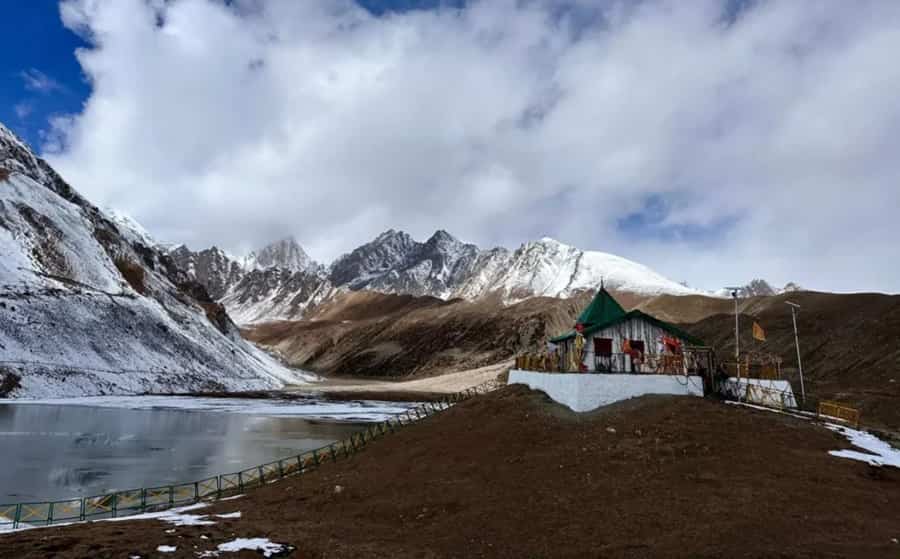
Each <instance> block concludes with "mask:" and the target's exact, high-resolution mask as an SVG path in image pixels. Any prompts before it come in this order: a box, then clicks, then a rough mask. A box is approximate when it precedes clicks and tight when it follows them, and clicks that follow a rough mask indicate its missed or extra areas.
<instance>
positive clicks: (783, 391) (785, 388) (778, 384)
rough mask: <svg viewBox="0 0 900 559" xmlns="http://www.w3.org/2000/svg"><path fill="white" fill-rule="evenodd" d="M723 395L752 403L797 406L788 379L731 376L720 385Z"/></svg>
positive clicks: (782, 406)
mask: <svg viewBox="0 0 900 559" xmlns="http://www.w3.org/2000/svg"><path fill="white" fill-rule="evenodd" d="M719 390H720V392H722V394H723V395H725V396H728V397H730V398H740V399H741V400H743V401H745V402H749V403H751V404H759V405H761V406H769V407H774V408H796V407H797V400H796V399H795V398H794V391H793V389H791V383H789V382H788V381H786V380H767V379H759V378H743V377H742V378H741V379H740V381H739V380H738V379H737V377H730V378H729V379H728V380H727V381H725V382H724V383H722V385H721V386H720V387H719Z"/></svg>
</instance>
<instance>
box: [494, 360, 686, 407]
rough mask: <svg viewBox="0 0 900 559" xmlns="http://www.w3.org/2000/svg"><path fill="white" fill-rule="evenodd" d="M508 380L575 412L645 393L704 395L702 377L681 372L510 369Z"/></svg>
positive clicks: (509, 382) (508, 382)
mask: <svg viewBox="0 0 900 559" xmlns="http://www.w3.org/2000/svg"><path fill="white" fill-rule="evenodd" d="M507 384H524V385H527V386H528V387H530V388H531V389H533V390H540V391H541V392H544V393H545V394H547V396H549V397H550V398H552V399H553V400H554V401H555V402H558V403H560V404H563V405H564V406H567V407H568V408H569V409H571V410H573V411H576V412H586V411H591V410H595V409H597V408H599V407H601V406H606V405H609V404H612V403H613V402H618V401H620V400H627V399H629V398H636V397H638V396H643V395H645V394H672V395H678V396H703V379H702V378H701V377H698V376H682V375H631V374H624V375H616V374H603V375H588V374H584V373H538V372H532V371H522V370H519V369H513V370H512V371H510V372H509V380H508V381H507Z"/></svg>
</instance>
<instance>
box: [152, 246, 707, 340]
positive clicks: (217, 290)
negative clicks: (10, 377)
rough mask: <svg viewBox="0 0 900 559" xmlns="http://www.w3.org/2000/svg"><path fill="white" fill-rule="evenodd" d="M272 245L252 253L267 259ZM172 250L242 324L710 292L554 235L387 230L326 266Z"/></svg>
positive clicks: (190, 273) (186, 271) (187, 268)
mask: <svg viewBox="0 0 900 559" xmlns="http://www.w3.org/2000/svg"><path fill="white" fill-rule="evenodd" d="M283 242H284V241H278V242H276V243H283ZM290 242H291V243H293V244H294V245H296V248H295V249H294V248H292V249H291V250H289V251H285V250H282V251H281V252H282V253H284V252H291V251H293V252H297V253H302V254H304V255H305V251H303V249H302V247H300V246H299V243H297V242H296V240H295V239H293V238H291V239H290ZM272 246H273V245H268V246H267V247H264V248H263V249H260V251H254V253H252V254H257V253H259V252H261V253H265V252H266V251H268V250H270V247H272ZM210 251H213V252H210ZM170 254H171V255H172V256H173V258H174V259H175V261H176V263H177V264H178V265H179V267H180V268H181V269H183V270H184V271H185V273H187V274H188V275H190V276H192V277H194V278H195V279H197V280H198V281H200V282H202V283H206V284H207V288H208V289H209V291H210V293H211V294H213V296H214V297H215V298H216V299H217V300H219V301H221V302H222V303H223V304H224V305H225V306H226V308H227V309H228V311H229V313H231V314H232V315H233V316H234V317H235V320H237V322H238V323H240V324H251V323H256V322H263V321H267V320H293V319H300V318H303V317H304V316H305V315H306V314H307V313H308V312H310V311H312V310H313V309H314V308H315V307H316V306H317V305H319V304H321V303H322V302H323V301H326V300H328V299H330V298H332V297H334V296H336V295H337V294H339V293H342V292H345V291H358V290H370V291H376V292H379V293H385V294H403V295H414V296H431V297H437V298H439V299H444V300H449V299H454V298H461V299H466V300H477V299H481V298H485V297H499V298H500V300H501V301H503V302H504V303H505V304H512V303H516V302H518V301H521V300H524V299H528V298H530V297H538V296H542V297H570V296H572V295H575V294H577V293H580V292H583V291H593V290H594V289H596V288H597V287H599V285H600V284H601V283H603V284H605V285H607V286H608V287H609V288H611V289H617V290H619V291H627V292H634V293H640V294H645V295H648V294H649V295H652V294H672V295H693V294H705V293H704V292H702V291H700V290H697V289H692V288H690V287H686V286H684V285H681V284H679V283H676V282H674V281H672V280H670V279H668V278H666V277H664V276H662V275H661V274H659V273H657V272H655V271H654V270H652V269H650V268H648V267H647V266H644V265H642V264H639V263H637V262H633V261H631V260H628V259H626V258H623V257H620V256H617V255H614V254H609V253H605V252H599V251H584V250H581V249H578V248H576V247H573V246H570V245H567V244H564V243H561V242H559V241H556V240H555V239H552V238H550V237H544V238H542V239H539V240H537V241H528V242H526V243H523V244H522V245H521V246H520V247H519V248H517V249H515V250H508V249H506V248H502V247H494V248H488V249H480V248H479V247H478V246H477V245H475V244H472V243H466V242H463V241H460V240H459V239H457V238H456V237H454V236H453V235H451V234H450V233H448V232H447V231H445V230H443V229H438V230H436V231H435V233H434V234H432V235H431V236H430V237H429V238H428V239H426V240H425V241H422V242H420V241H417V240H415V239H413V237H412V236H411V235H409V234H408V233H406V232H404V231H400V230H395V229H388V230H386V231H384V232H383V233H381V234H379V235H377V236H376V237H375V238H374V239H372V240H371V241H369V242H367V243H364V244H362V245H360V246H359V247H357V248H355V249H353V250H352V251H350V252H347V253H345V254H343V255H341V256H339V257H338V258H337V259H335V261H334V262H332V263H331V264H330V265H329V266H327V267H326V266H323V265H320V264H306V262H305V261H304V265H301V266H290V265H284V266H283V265H279V264H277V263H275V264H273V265H270V266H266V267H265V268H264V269H259V267H254V266H248V265H246V264H245V262H246V261H248V259H243V260H241V259H235V258H233V257H228V255H227V254H225V253H224V252H223V251H217V250H214V249H205V250H202V251H198V252H193V251H190V250H189V249H187V248H186V247H184V246H180V247H177V248H176V249H175V250H173V251H171V252H170ZM249 260H250V261H252V260H253V259H249ZM288 260H289V259H288ZM310 262H311V260H310Z"/></svg>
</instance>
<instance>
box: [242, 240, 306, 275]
mask: <svg viewBox="0 0 900 559" xmlns="http://www.w3.org/2000/svg"><path fill="white" fill-rule="evenodd" d="M242 265H243V268H244V270H245V271H248V272H249V271H252V270H267V269H269V268H278V269H281V270H288V271H291V272H313V271H315V270H317V269H318V267H319V265H318V264H317V263H316V262H315V261H314V260H313V259H312V258H310V257H309V255H308V254H306V251H305V250H303V247H301V246H300V243H298V242H297V240H296V239H294V238H293V237H288V238H286V239H281V240H279V241H275V242H274V243H271V244H269V245H267V246H265V247H263V248H262V249H260V250H258V251H254V252H251V253H250V254H248V255H247V256H246V257H245V258H244V259H243V261H242Z"/></svg>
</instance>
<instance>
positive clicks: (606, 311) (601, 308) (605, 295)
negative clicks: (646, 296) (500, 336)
mask: <svg viewBox="0 0 900 559" xmlns="http://www.w3.org/2000/svg"><path fill="white" fill-rule="evenodd" d="M632 318H640V319H642V320H646V321H647V322H649V323H651V324H653V325H655V326H657V327H658V328H660V329H662V330H665V331H666V332H668V333H670V334H672V335H674V336H677V337H678V338H681V339H682V340H684V341H686V342H688V343H690V344H693V345H703V341H702V340H700V339H699V338H695V337H694V336H692V335H690V334H688V333H687V332H685V331H684V330H682V329H681V328H678V327H677V326H675V325H673V324H669V323H668V322H663V321H662V320H660V319H658V318H656V317H653V316H650V315H649V314H647V313H644V312H641V311H638V310H633V311H629V312H625V309H623V308H622V305H620V304H619V303H618V302H617V301H616V300H615V299H613V297H612V295H610V294H609V292H608V291H606V289H605V288H602V287H601V288H600V291H598V292H597V295H595V296H594V299H593V300H592V301H591V304H590V305H588V306H587V308H585V309H584V311H582V313H581V314H580V315H579V316H578V320H577V321H576V324H581V325H582V326H583V327H584V329H583V330H582V334H583V335H585V336H587V335H589V334H591V333H593V332H597V331H598V330H603V329H605V328H609V327H610V326H615V325H616V324H618V323H620V322H625V321H626V320H629V319H632ZM574 337H575V331H574V330H572V331H570V332H566V333H565V334H561V335H559V336H556V337H554V338H550V341H551V342H553V343H559V342H564V341H566V340H568V339H571V338H574Z"/></svg>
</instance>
